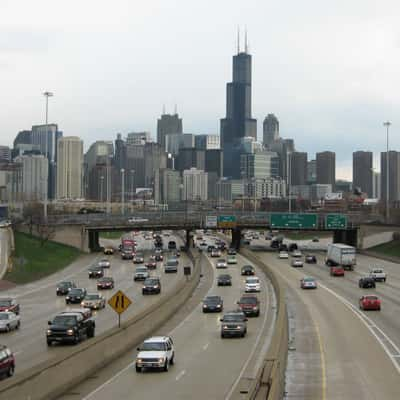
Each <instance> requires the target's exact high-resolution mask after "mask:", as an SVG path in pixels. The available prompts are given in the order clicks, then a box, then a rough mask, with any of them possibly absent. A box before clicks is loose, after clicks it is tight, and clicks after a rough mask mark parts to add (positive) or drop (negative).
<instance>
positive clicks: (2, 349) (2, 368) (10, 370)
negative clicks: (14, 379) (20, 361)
mask: <svg viewBox="0 0 400 400" xmlns="http://www.w3.org/2000/svg"><path fill="white" fill-rule="evenodd" d="M14 370H15V358H14V354H13V353H12V352H11V350H10V349H9V348H8V347H6V346H3V345H0V375H1V376H4V375H6V376H13V375H14Z"/></svg>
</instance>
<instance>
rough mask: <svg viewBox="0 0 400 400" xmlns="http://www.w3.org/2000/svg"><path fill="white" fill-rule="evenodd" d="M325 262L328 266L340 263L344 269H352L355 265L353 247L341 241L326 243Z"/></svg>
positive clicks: (354, 250)
mask: <svg viewBox="0 0 400 400" xmlns="http://www.w3.org/2000/svg"><path fill="white" fill-rule="evenodd" d="M325 264H326V265H328V266H337V265H340V266H342V267H343V268H344V269H347V270H350V271H352V270H353V269H354V265H356V249H355V247H353V246H349V245H347V244H342V243H331V244H328V252H327V256H326V261H325Z"/></svg>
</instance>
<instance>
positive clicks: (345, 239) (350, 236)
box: [333, 229, 358, 247]
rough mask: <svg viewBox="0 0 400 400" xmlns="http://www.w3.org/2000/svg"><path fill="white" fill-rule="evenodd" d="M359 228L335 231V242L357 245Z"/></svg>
mask: <svg viewBox="0 0 400 400" xmlns="http://www.w3.org/2000/svg"><path fill="white" fill-rule="evenodd" d="M357 235H358V230H357V229H347V230H337V231H333V243H344V244H348V245H349V246H354V247H357V244H358V243H357Z"/></svg>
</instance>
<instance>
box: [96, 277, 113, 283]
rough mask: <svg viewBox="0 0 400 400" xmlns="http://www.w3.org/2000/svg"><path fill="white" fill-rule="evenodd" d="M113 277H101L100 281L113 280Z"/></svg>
mask: <svg viewBox="0 0 400 400" xmlns="http://www.w3.org/2000/svg"><path fill="white" fill-rule="evenodd" d="M112 281H113V278H110V277H105V278H101V279H99V282H112Z"/></svg>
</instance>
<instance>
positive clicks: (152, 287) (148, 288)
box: [142, 277, 161, 295]
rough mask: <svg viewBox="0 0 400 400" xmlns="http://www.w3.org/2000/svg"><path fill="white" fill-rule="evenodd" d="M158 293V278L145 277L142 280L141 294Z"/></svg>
mask: <svg viewBox="0 0 400 400" xmlns="http://www.w3.org/2000/svg"><path fill="white" fill-rule="evenodd" d="M153 293H154V294H159V293H161V282H160V278H154V277H152V278H147V279H146V280H145V281H144V282H143V287H142V294H143V295H144V294H153Z"/></svg>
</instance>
